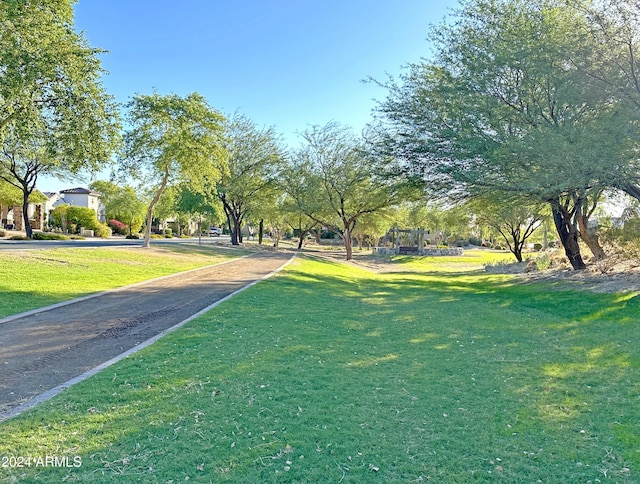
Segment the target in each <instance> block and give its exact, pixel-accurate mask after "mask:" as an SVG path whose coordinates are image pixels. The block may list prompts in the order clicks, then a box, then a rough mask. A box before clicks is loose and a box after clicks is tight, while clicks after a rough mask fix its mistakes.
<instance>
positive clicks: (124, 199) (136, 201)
mask: <svg viewBox="0 0 640 484" xmlns="http://www.w3.org/2000/svg"><path fill="white" fill-rule="evenodd" d="M105 210H106V212H107V220H109V219H112V218H113V219H116V220H118V221H119V222H123V223H125V224H127V226H128V228H129V236H130V237H132V236H133V235H134V234H137V233H138V232H139V231H140V229H141V228H142V223H143V221H144V217H145V214H146V211H147V204H146V203H145V201H144V200H142V199H141V198H140V197H139V196H138V192H137V191H136V190H135V188H133V187H131V186H129V185H127V186H125V187H123V188H121V189H120V190H119V191H118V193H115V194H112V195H111V196H109V198H108V199H107V200H106V203H105Z"/></svg>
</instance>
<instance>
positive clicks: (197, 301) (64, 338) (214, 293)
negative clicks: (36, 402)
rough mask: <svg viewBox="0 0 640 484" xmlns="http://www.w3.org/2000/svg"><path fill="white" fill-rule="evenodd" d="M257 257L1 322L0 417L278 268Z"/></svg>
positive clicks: (273, 258)
mask: <svg viewBox="0 0 640 484" xmlns="http://www.w3.org/2000/svg"><path fill="white" fill-rule="evenodd" d="M290 257H291V256H290V255H289V254H282V253H269V252H264V253H258V254H254V255H251V256H250V257H244V258H241V259H237V260H234V261H231V262H227V263H224V264H219V265H217V266H213V267H209V268H205V269H199V270H196V271H191V272H187V273H183V274H177V275H175V276H170V277H166V278H162V279H159V280H155V281H150V282H148V283H143V284H137V285H134V286H128V287H125V288H121V289H118V290H115V291H111V292H108V293H106V294H102V295H99V296H96V297H93V298H90V299H86V300H81V301H77V302H73V303H72V304H69V305H66V306H63V307H58V308H55V309H51V310H48V311H45V312H40V313H37V314H33V315H28V316H25V317H20V318H18V319H14V320H11V321H8V322H5V323H2V324H0V417H2V416H3V415H5V414H7V413H9V412H10V411H11V409H13V408H14V407H17V406H19V405H22V404H24V403H25V402H28V401H29V400H31V399H32V398H33V397H35V396H36V395H39V394H41V393H42V392H44V391H47V390H49V389H51V388H54V387H56V386H58V385H60V384H62V383H64V382H66V381H68V380H69V379H72V378H74V377H76V376H78V375H81V374H83V373H84V372H86V371H88V370H90V369H92V368H95V367H96V366H98V365H100V364H102V363H104V362H105V361H108V360H110V359H111V358H114V357H116V356H117V355H120V354H122V353H124V352H125V351H127V350H129V349H131V348H133V347H134V346H136V345H138V344H140V343H142V342H144V341H146V340H148V339H149V338H152V337H153V336H155V335H157V334H158V333H160V332H161V331H163V330H165V329H167V328H170V327H172V326H174V325H175V324H177V323H179V322H181V321H183V320H185V319H187V318H188V317H190V316H192V315H193V314H195V313H197V312H198V311H200V310H202V309H204V308H206V307H208V306H210V305H211V304H213V303H214V302H216V301H218V300H220V299H222V298H224V297H225V296H227V295H229V294H231V293H232V292H234V291H237V290H238V289H240V288H242V287H244V286H246V285H247V284H250V283H251V282H253V281H256V280H258V279H261V278H262V277H264V276H266V275H268V274H269V273H271V272H273V271H274V270H276V269H278V268H279V267H281V266H282V265H283V264H284V263H286V261H287V260H288V259H290Z"/></svg>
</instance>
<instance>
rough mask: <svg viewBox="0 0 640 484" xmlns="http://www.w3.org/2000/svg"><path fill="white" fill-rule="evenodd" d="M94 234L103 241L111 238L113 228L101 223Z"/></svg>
mask: <svg viewBox="0 0 640 484" xmlns="http://www.w3.org/2000/svg"><path fill="white" fill-rule="evenodd" d="M94 234H95V236H96V237H100V238H103V239H106V238H108V237H111V234H112V232H111V227H109V226H107V224H103V223H99V224H98V227H97V228H96V229H95V232H94Z"/></svg>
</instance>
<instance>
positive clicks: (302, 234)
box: [298, 229, 307, 250]
mask: <svg viewBox="0 0 640 484" xmlns="http://www.w3.org/2000/svg"><path fill="white" fill-rule="evenodd" d="M306 235H307V234H306V232H303V231H302V229H301V230H300V237H299V238H298V250H300V249H302V244H304V238H305V236H306Z"/></svg>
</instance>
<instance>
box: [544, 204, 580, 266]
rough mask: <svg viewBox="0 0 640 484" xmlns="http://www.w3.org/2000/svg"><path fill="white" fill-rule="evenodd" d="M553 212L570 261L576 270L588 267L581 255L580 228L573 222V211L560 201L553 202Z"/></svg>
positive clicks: (554, 220) (561, 240)
mask: <svg viewBox="0 0 640 484" xmlns="http://www.w3.org/2000/svg"><path fill="white" fill-rule="evenodd" d="M551 212H552V214H553V222H554V223H555V226H556V230H557V231H558V236H559V237H560V242H561V243H562V247H564V253H565V254H566V256H567V258H568V259H569V263H570V264H571V267H573V269H574V270H583V269H586V268H587V266H586V265H585V263H584V261H583V260H582V256H581V255H580V246H579V245H578V230H577V229H576V226H575V224H574V223H573V221H572V220H571V219H572V216H571V213H570V212H569V211H568V210H567V209H566V207H564V206H563V205H561V204H560V202H559V201H554V202H552V203H551Z"/></svg>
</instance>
